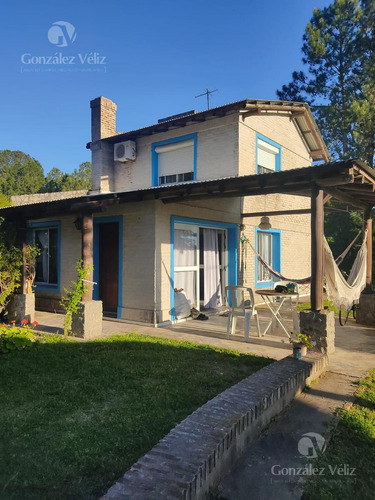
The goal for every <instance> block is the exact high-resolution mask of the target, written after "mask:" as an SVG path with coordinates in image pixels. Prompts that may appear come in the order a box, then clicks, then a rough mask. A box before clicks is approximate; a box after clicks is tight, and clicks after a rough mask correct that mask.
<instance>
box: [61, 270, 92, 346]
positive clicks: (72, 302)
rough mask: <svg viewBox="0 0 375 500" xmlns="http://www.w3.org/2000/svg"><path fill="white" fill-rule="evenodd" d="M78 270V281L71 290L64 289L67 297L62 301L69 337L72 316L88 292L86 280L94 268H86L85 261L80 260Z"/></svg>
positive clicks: (65, 326)
mask: <svg viewBox="0 0 375 500" xmlns="http://www.w3.org/2000/svg"><path fill="white" fill-rule="evenodd" d="M76 269H77V275H78V277H77V281H72V282H71V285H70V287H69V289H67V288H64V291H65V293H66V297H63V298H62V299H61V302H60V305H61V306H62V307H63V309H64V310H65V319H64V335H65V337H67V336H68V333H69V330H70V328H71V324H72V316H73V314H74V313H77V312H78V306H79V303H80V302H81V300H82V297H83V296H84V294H85V293H86V291H87V287H86V285H85V284H84V280H85V279H86V278H87V276H88V275H89V273H90V272H91V270H92V268H91V267H89V266H84V265H83V261H82V260H79V261H78V264H77V266H76Z"/></svg>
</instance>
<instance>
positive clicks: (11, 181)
mask: <svg viewBox="0 0 375 500" xmlns="http://www.w3.org/2000/svg"><path fill="white" fill-rule="evenodd" d="M43 184H44V173H43V168H42V165H41V164H40V163H39V162H38V161H37V160H35V159H34V158H32V157H31V156H30V155H28V154H25V153H23V152H22V151H10V150H9V149H5V150H3V151H0V192H1V193H2V194H4V195H6V196H11V195H17V194H30V193H37V192H38V191H39V190H40V188H41V187H42V186H43Z"/></svg>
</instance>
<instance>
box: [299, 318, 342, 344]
mask: <svg viewBox="0 0 375 500" xmlns="http://www.w3.org/2000/svg"><path fill="white" fill-rule="evenodd" d="M299 317H300V330H301V333H303V334H305V335H309V336H310V337H311V341H312V343H313V344H314V350H315V351H317V352H321V353H323V354H331V353H333V352H335V314H334V312H333V311H329V310H327V309H325V310H324V311H301V312H300V316H299Z"/></svg>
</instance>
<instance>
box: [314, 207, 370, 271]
mask: <svg viewBox="0 0 375 500" xmlns="http://www.w3.org/2000/svg"><path fill="white" fill-rule="evenodd" d="M362 226H363V221H362V213H361V212H357V211H352V212H328V213H326V214H325V217H324V231H325V233H326V235H327V241H328V243H329V246H330V248H331V250H332V254H333V256H334V257H335V258H336V257H338V256H339V255H340V254H341V253H342V252H343V251H344V250H345V248H347V247H348V246H349V244H350V243H351V242H352V241H353V240H354V238H355V237H356V236H357V234H358V232H359V231H360V230H361V229H362ZM343 228H345V230H343ZM374 234H375V233H374ZM362 242H363V238H362V236H360V237H359V238H358V239H357V241H356V242H355V244H354V245H353V247H352V248H351V249H350V250H349V252H348V254H347V256H346V257H345V259H344V260H343V261H342V263H341V264H340V270H341V271H343V272H344V273H346V274H349V272H350V269H351V268H352V265H353V262H354V259H355V257H356V255H357V252H358V250H359V248H360V246H361V245H362Z"/></svg>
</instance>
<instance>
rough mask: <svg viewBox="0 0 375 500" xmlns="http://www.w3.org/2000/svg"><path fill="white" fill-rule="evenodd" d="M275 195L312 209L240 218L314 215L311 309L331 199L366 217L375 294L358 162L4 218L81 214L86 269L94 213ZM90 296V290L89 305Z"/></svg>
mask: <svg viewBox="0 0 375 500" xmlns="http://www.w3.org/2000/svg"><path fill="white" fill-rule="evenodd" d="M274 193H280V194H291V195H298V196H305V197H309V198H310V199H311V206H310V209H296V210H293V209H291V210H280V211H269V212H267V211H264V212H252V213H243V214H242V217H255V216H258V215H261V216H263V215H268V216H270V215H287V214H298V213H306V214H307V213H311V273H312V278H311V308H312V310H315V311H319V310H321V309H323V276H324V269H323V236H324V205H325V204H326V203H327V201H329V200H337V201H338V202H339V203H341V204H346V205H350V206H352V207H354V209H359V210H362V211H363V213H364V226H365V228H367V230H368V238H367V276H366V284H367V288H368V289H369V290H370V289H372V208H373V207H374V206H375V171H374V170H372V169H371V168H370V167H369V166H368V165H366V164H365V163H363V162H361V161H359V160H347V161H341V162H335V163H326V164H322V165H317V166H313V167H305V168H300V169H294V170H287V171H281V172H274V173H269V174H261V175H248V176H241V177H228V178H220V179H215V180H209V181H196V182H186V183H181V184H175V185H173V184H172V185H168V186H160V187H154V188H148V189H140V190H137V191H124V192H115V193H105V194H88V195H85V196H80V197H77V198H71V199H62V200H56V201H49V202H40V203H34V204H30V205H21V206H14V207H6V208H3V209H1V210H0V216H2V217H4V218H5V219H8V220H13V221H14V222H15V223H16V224H17V226H18V227H19V228H26V221H27V220H30V219H36V218H42V217H43V218H45V217H50V216H59V215H62V214H64V215H67V214H75V215H77V218H79V220H80V223H81V231H82V256H83V260H84V263H85V264H87V265H92V260H93V214H94V213H95V212H103V211H105V210H106V209H107V207H109V206H113V205H117V204H123V203H127V202H140V201H145V200H160V201H161V202H163V203H179V202H182V201H189V202H193V201H194V200H203V199H212V198H216V199H217V198H233V197H243V196H257V195H268V194H274ZM92 279H93V278H92V276H91V277H90V276H89V277H88V280H91V281H92ZM89 295H90V291H89V292H88V294H87V297H86V299H87V300H88V298H89Z"/></svg>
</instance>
